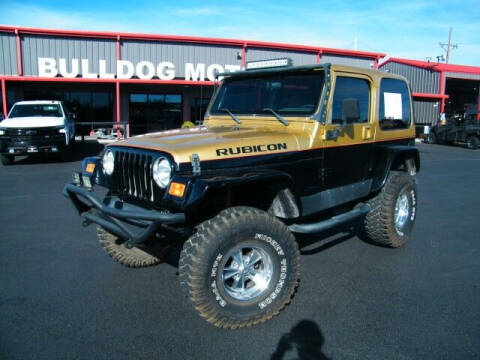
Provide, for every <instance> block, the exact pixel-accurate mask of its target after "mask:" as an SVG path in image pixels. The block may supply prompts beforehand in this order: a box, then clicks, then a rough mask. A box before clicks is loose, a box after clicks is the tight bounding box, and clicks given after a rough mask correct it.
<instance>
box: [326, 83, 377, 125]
mask: <svg viewBox="0 0 480 360" xmlns="http://www.w3.org/2000/svg"><path fill="white" fill-rule="evenodd" d="M369 105H370V84H369V82H368V81H367V80H365V79H358V78H351V77H343V76H338V77H337V80H336V81H335V92H334V94H333V103H332V124H342V123H343V122H346V123H347V124H353V123H367V122H368V109H369Z"/></svg>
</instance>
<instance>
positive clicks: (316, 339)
mask: <svg viewBox="0 0 480 360" xmlns="http://www.w3.org/2000/svg"><path fill="white" fill-rule="evenodd" d="M324 343H325V338H324V337H323V334H322V331H321V330H320V328H319V327H318V325H317V324H316V323H315V322H313V321H311V320H301V321H300V322H299V323H298V324H296V325H295V326H294V327H293V328H292V329H291V330H290V332H288V333H286V334H283V335H282V337H281V338H280V340H279V341H278V345H277V348H276V349H275V352H274V353H273V354H272V356H271V357H270V360H284V359H287V358H288V359H298V360H328V359H329V358H328V357H327V356H326V355H325V354H324V353H323V351H322V346H323V344H324ZM295 355H296V357H295Z"/></svg>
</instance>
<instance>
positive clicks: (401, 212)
mask: <svg viewBox="0 0 480 360" xmlns="http://www.w3.org/2000/svg"><path fill="white" fill-rule="evenodd" d="M409 216H410V201H409V199H408V194H407V191H406V190H402V191H401V192H400V194H399V195H398V197H397V201H396V203H395V212H394V214H393V219H394V221H395V230H396V231H397V233H399V234H400V235H402V234H403V232H402V230H403V227H404V226H405V224H406V222H407V220H408V217H409Z"/></svg>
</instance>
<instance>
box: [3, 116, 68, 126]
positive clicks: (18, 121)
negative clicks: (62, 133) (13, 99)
mask: <svg viewBox="0 0 480 360" xmlns="http://www.w3.org/2000/svg"><path fill="white" fill-rule="evenodd" d="M59 125H64V118H63V117H49V116H31V117H14V118H6V119H5V120H3V121H2V122H0V127H2V128H38V127H48V126H59Z"/></svg>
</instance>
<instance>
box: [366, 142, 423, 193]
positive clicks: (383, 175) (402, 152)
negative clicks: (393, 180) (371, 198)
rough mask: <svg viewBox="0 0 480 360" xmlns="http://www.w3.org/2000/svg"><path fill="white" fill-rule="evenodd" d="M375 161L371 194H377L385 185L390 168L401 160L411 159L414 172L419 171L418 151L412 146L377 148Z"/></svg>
mask: <svg viewBox="0 0 480 360" xmlns="http://www.w3.org/2000/svg"><path fill="white" fill-rule="evenodd" d="M375 159H376V163H375V164H373V182H372V189H371V192H377V191H379V190H380V189H381V188H382V187H383V185H385V182H386V181H387V177H388V174H389V173H390V170H391V169H392V166H394V164H396V163H397V162H398V161H400V160H401V159H413V161H414V162H415V169H416V171H417V172H418V171H419V170H420V155H419V152H418V149H417V148H416V147H413V146H408V145H395V146H379V147H378V148H377V154H376V157H375Z"/></svg>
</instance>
